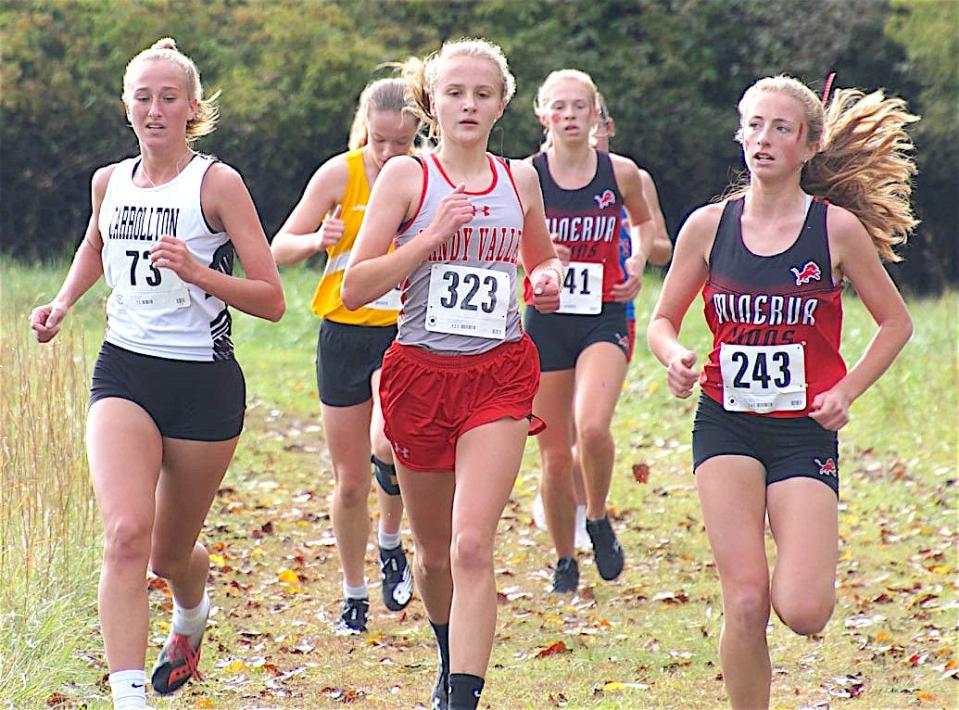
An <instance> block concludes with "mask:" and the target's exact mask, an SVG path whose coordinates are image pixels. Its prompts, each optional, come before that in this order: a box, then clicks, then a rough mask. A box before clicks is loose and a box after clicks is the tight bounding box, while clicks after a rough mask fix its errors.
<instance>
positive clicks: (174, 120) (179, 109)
mask: <svg viewBox="0 0 959 710" xmlns="http://www.w3.org/2000/svg"><path fill="white" fill-rule="evenodd" d="M139 64H140V66H139V67H137V68H136V69H135V70H134V73H133V75H132V77H131V80H130V86H131V87H132V91H131V92H130V100H129V102H128V103H127V118H128V119H129V120H130V125H132V126H133V132H134V133H135V134H136V136H137V138H138V139H139V141H140V144H141V145H143V146H149V147H151V148H154V149H159V148H164V147H167V148H173V149H180V148H182V147H183V145H184V143H185V142H186V124H187V121H188V120H190V119H191V118H193V117H195V116H196V109H197V101H196V99H195V98H190V92H189V87H188V85H187V82H186V77H185V76H184V74H183V70H182V69H180V67H178V66H177V65H176V64H174V63H173V62H169V61H163V60H150V61H142V62H139Z"/></svg>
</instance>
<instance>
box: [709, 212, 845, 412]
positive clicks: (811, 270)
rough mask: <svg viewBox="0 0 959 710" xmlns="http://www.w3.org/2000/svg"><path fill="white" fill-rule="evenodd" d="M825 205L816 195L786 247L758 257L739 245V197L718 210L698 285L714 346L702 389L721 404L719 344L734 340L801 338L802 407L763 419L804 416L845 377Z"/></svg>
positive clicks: (772, 341) (838, 292)
mask: <svg viewBox="0 0 959 710" xmlns="http://www.w3.org/2000/svg"><path fill="white" fill-rule="evenodd" d="M827 204H828V203H827V202H825V201H824V200H822V199H820V198H813V199H812V202H811V204H810V205H809V208H808V210H807V212H806V218H805V221H804V222H803V225H802V228H801V230H800V232H799V235H798V236H797V238H796V240H795V241H794V242H793V243H792V245H791V246H789V247H788V248H787V249H785V250H784V251H782V252H780V253H779V254H774V255H772V256H760V255H757V254H754V253H753V252H751V251H750V250H749V248H748V247H747V246H746V244H745V243H744V242H743V234H742V223H741V219H742V214H743V205H744V198H738V199H733V200H729V201H727V203H726V206H725V208H724V209H723V214H722V217H721V219H720V221H719V226H718V228H717V230H716V238H715V240H714V241H713V247H712V250H711V252H710V255H709V274H708V277H707V281H706V285H705V286H704V287H703V307H704V311H705V316H706V322H707V324H708V325H709V329H710V331H711V332H712V333H713V349H712V351H711V352H710V354H709V360H708V361H707V363H706V365H705V367H704V368H703V373H702V375H701V377H700V384H701V385H702V389H703V392H705V393H706V394H707V395H708V396H709V397H711V398H712V399H713V400H715V401H716V402H718V403H720V404H723V394H724V387H723V378H722V373H721V366H720V358H719V356H720V348H721V345H722V344H723V343H726V344H738V345H750V346H752V345H783V344H792V343H802V344H803V345H804V351H805V355H804V357H805V381H806V385H807V387H806V406H805V408H804V409H801V410H790V411H771V412H768V413H765V414H764V416H773V417H798V416H804V415H806V414H808V412H809V409H810V408H811V406H812V403H813V400H814V398H815V397H816V395H817V394H819V393H821V392H825V391H827V390H829V389H830V388H831V387H832V386H833V385H835V384H836V382H838V381H839V380H840V379H842V378H843V377H844V376H845V374H846V365H845V363H844V362H843V359H842V356H841V355H840V353H839V342H840V336H841V331H842V299H841V296H842V284H839V285H836V284H834V283H833V280H832V259H831V257H830V253H829V236H828V233H827V230H826V212H827Z"/></svg>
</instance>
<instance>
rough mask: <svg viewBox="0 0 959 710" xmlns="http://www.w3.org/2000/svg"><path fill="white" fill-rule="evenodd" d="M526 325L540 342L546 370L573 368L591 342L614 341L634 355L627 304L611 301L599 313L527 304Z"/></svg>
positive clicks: (530, 335)
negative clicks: (551, 310) (545, 309)
mask: <svg viewBox="0 0 959 710" xmlns="http://www.w3.org/2000/svg"><path fill="white" fill-rule="evenodd" d="M523 327H524V328H525V329H526V332H527V333H529V337H531V338H532V339H533V342H534V343H536V348H537V349H538V350H539V358H540V363H541V366H542V370H543V372H555V371H558V370H572V369H573V368H575V367H576V360H578V359H579V356H580V355H581V354H582V352H583V351H584V350H585V349H586V348H588V347H589V346H590V345H595V344H596V343H612V344H613V345H615V346H616V347H618V348H619V349H620V350H622V351H623V355H625V356H626V359H627V361H628V360H629V358H630V355H631V354H632V348H631V347H630V343H629V326H628V325H627V323H626V304H625V303H617V302H615V301H607V302H606V303H604V304H603V310H602V311H601V312H599V313H597V314H596V315H574V314H569V313H540V312H539V311H537V310H536V309H535V308H532V307H527V308H526V310H525V311H524V312H523Z"/></svg>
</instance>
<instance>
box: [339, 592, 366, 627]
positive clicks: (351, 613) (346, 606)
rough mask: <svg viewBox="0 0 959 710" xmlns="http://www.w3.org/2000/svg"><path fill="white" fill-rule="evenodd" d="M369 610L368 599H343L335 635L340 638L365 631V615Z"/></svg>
mask: <svg viewBox="0 0 959 710" xmlns="http://www.w3.org/2000/svg"><path fill="white" fill-rule="evenodd" d="M369 610H370V600H369V599H349V598H347V599H344V600H343V610H342V611H341V612H340V620H339V622H338V623H337V625H336V633H337V634H339V635H340V636H346V635H350V634H361V633H363V632H364V631H366V615H367V613H368V612H369Z"/></svg>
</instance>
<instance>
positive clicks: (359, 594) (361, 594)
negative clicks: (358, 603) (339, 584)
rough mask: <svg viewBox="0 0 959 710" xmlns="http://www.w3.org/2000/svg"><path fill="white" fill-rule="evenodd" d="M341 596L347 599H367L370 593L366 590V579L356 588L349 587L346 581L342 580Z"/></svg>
mask: <svg viewBox="0 0 959 710" xmlns="http://www.w3.org/2000/svg"><path fill="white" fill-rule="evenodd" d="M343 596H345V597H346V598H347V599H369V598H370V592H369V590H368V589H367V588H366V578H364V579H363V584H361V585H359V586H358V587H351V586H350V585H348V584H347V583H346V580H345V579H344V580H343Z"/></svg>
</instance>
